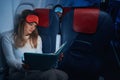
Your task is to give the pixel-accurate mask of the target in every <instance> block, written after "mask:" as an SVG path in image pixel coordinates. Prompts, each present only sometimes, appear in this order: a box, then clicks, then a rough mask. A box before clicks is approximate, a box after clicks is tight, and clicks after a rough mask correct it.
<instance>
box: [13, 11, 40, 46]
mask: <svg viewBox="0 0 120 80" xmlns="http://www.w3.org/2000/svg"><path fill="white" fill-rule="evenodd" d="M29 14H33V11H31V10H25V11H23V13H22V16H21V17H20V21H19V22H18V24H17V27H16V28H15V30H14V45H15V47H16V48H19V47H23V46H25V44H26V42H27V40H26V39H25V38H24V26H25V23H26V21H25V19H26V16H27V15H29ZM29 40H30V44H31V47H32V48H36V47H37V40H38V31H37V29H35V30H34V31H33V32H32V33H31V34H30V37H29Z"/></svg>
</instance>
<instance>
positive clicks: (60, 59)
mask: <svg viewBox="0 0 120 80" xmlns="http://www.w3.org/2000/svg"><path fill="white" fill-rule="evenodd" d="M63 57H64V54H63V53H61V54H60V56H59V59H58V61H62V59H63Z"/></svg>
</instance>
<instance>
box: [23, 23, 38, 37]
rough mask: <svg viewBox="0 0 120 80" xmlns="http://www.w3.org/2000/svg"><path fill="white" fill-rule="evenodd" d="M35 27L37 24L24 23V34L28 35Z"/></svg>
mask: <svg viewBox="0 0 120 80" xmlns="http://www.w3.org/2000/svg"><path fill="white" fill-rule="evenodd" d="M36 26H37V24H36V23H34V22H32V23H28V22H25V26H24V34H25V35H30V34H31V33H32V32H33V31H34V30H35V29H36Z"/></svg>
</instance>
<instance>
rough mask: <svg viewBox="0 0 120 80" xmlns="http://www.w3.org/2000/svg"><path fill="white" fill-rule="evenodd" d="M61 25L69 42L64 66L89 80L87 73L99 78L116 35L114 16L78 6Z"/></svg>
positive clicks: (63, 39)
mask: <svg viewBox="0 0 120 80" xmlns="http://www.w3.org/2000/svg"><path fill="white" fill-rule="evenodd" d="M61 25H62V26H61V33H62V42H65V41H68V43H69V45H68V47H67V49H66V53H65V57H64V59H63V63H62V65H61V66H60V67H61V68H62V69H63V70H65V71H66V72H68V74H69V75H70V76H71V77H73V75H74V74H72V73H75V74H76V73H79V74H81V75H82V76H81V78H83V77H84V78H85V79H86V78H87V77H86V76H87V75H88V76H89V77H90V76H92V77H93V76H94V78H96V77H98V74H100V69H101V68H102V67H101V66H102V60H103V58H104V57H103V56H104V55H107V51H109V50H110V48H109V44H110V41H111V40H112V36H114V34H113V33H114V28H113V27H112V20H111V17H110V16H109V15H108V14H107V13H105V12H102V11H100V10H99V9H97V8H75V9H74V10H71V11H70V12H69V13H67V14H66V15H65V16H64V17H63V19H62V24H61ZM107 56H108V55H107ZM79 74H76V75H78V76H77V77H76V78H78V77H79V76H80V75H79ZM76 75H74V78H75V76H76ZM85 79H84V80H85Z"/></svg>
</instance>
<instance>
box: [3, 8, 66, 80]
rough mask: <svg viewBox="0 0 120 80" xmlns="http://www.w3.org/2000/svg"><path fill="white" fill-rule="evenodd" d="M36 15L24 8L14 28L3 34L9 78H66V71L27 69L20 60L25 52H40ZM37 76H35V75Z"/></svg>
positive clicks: (14, 79) (17, 79) (31, 79)
mask: <svg viewBox="0 0 120 80" xmlns="http://www.w3.org/2000/svg"><path fill="white" fill-rule="evenodd" d="M38 22H39V18H38V16H37V15H36V14H35V13H34V12H33V11H32V10H24V11H23V12H22V14H21V16H20V18H19V22H18V24H17V26H16V27H15V29H14V30H11V31H8V32H6V33H5V34H4V37H3V39H2V48H3V52H4V55H5V59H6V61H7V64H8V66H9V67H10V70H9V73H10V74H9V79H10V80H39V79H40V80H43V79H44V80H67V79H68V76H67V74H66V73H64V72H62V71H60V70H57V69H51V70H48V71H44V72H42V71H34V72H32V71H29V70H27V68H28V67H27V66H26V64H24V63H23V62H22V59H23V57H24V56H23V55H24V53H25V52H33V53H36V52H38V53H42V41H41V37H40V36H39V35H38V32H37V29H36V27H37V24H38ZM36 76H37V77H36Z"/></svg>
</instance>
